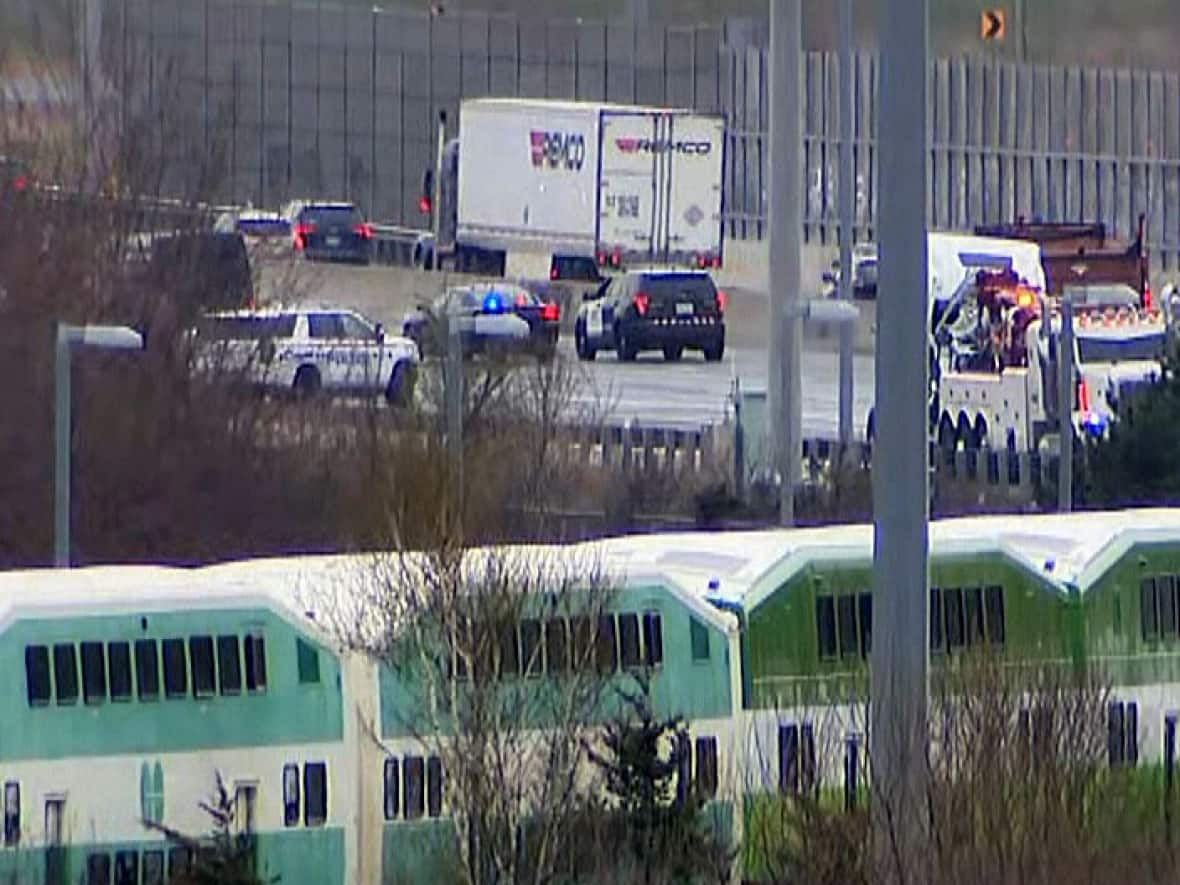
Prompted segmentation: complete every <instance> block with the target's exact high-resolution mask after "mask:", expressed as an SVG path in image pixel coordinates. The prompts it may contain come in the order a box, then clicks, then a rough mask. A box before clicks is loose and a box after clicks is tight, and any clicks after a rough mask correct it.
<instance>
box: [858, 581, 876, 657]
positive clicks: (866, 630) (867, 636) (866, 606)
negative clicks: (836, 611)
mask: <svg viewBox="0 0 1180 885" xmlns="http://www.w3.org/2000/svg"><path fill="white" fill-rule="evenodd" d="M856 602H857V607H858V608H859V609H860V611H859V612H858V614H859V615H860V656H861V657H862V658H866V659H867V658H868V656H869V652H870V651H872V649H873V595H872V594H871V593H861V594H858V595H857V597H856Z"/></svg>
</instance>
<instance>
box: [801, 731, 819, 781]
mask: <svg viewBox="0 0 1180 885" xmlns="http://www.w3.org/2000/svg"><path fill="white" fill-rule="evenodd" d="M799 737H800V738H801V740H800V744H801V747H800V749H801V750H802V751H803V754H802V755H803V760H802V761H803V764H802V766H800V770H799V786H800V788H801V789H802V790H803V792H805V793H810V792H811V791H812V790H813V789H815V786H816V764H815V727H814V726H813V725H812V724H811V723H810V722H804V723H803V727H802V728H801V729H800V730H799Z"/></svg>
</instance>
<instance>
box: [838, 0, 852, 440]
mask: <svg viewBox="0 0 1180 885" xmlns="http://www.w3.org/2000/svg"><path fill="white" fill-rule="evenodd" d="M855 89H856V81H855V79H854V74H853V67H852V0H840V174H839V176H838V177H839V180H840V297H841V298H843V299H845V300H846V301H851V300H852V247H853V245H854V241H855V239H856V234H855V231H854V223H855V222H854V216H855V214H856V163H855V162H854V160H853V152H852V137H853V132H852V98H853V93H854V91H855ZM855 337H856V326H854V325H842V326H841V327H840V416H839V418H840V424H839V427H840V449H841V452H843V457H847V456H848V452H849V449H850V447H851V444H852V358H853V353H852V352H853V342H854V339H855Z"/></svg>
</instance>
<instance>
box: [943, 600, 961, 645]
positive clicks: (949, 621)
mask: <svg viewBox="0 0 1180 885" xmlns="http://www.w3.org/2000/svg"><path fill="white" fill-rule="evenodd" d="M942 595H943V601H944V604H945V606H946V642H947V645H948V646H949V647H950V648H952V649H954V648H962V646H963V643H964V640H965V639H966V636H965V635H964V632H963V590H962V588H961V587H948V588H946V589H944V590H943V591H942Z"/></svg>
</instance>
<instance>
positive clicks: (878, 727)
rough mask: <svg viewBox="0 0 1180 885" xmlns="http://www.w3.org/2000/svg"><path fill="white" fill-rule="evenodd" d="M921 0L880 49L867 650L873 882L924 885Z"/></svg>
mask: <svg viewBox="0 0 1180 885" xmlns="http://www.w3.org/2000/svg"><path fill="white" fill-rule="evenodd" d="M927 2H928V0H889V2H885V3H882V4H881V5H880V11H879V25H878V34H879V35H880V45H881V80H880V83H881V85H880V117H879V120H880V128H879V135H878V138H879V145H880V148H879V150H880V153H879V162H880V169H881V203H880V210H879V223H878V225H877V229H878V231H879V234H878V244H879V249H880V258H879V267H880V272H879V286H878V295H877V357H876V428H877V433H876V441H875V443H874V445H873V521H874V532H873V539H874V545H873V597H874V599H873V620H874V624H873V649H872V655H871V659H870V705H869V706H870V710H869V728H870V731H869V741H870V752H871V759H872V763H873V803H872V825H873V831H872V839H873V857H874V860H875V863H876V869H875V870H874V873H875V875H874V876H873V880H874V881H878V882H887V883H905V885H924V883H926V882H928V881H929V868H928V866H927V856H928V854H929V852H928V850H927V848H928V844H929V843H928V836H929V832H928V820H927V815H926V812H925V809H926V808H927V807H928V804H927V802H928V792H927V784H928V778H927V768H926V766H927V746H928V742H929V726H928V724H927V715H928V705H929V695H928V692H929V686H928V677H929V664H930V660H929V644H928V643H929V638H928V631H929V626H928V625H929V623H930V621H929V618H930V613H929V590H928V585H929V574H928V550H929V524H928V519H929V512H928V507H929V497H928V486H929V474H928V451H927V442H928V437H929V429H928V428H929V415H928V395H929V390H930V387H929V370H930V363H929V354H928V350H927V346H928V324H929V316H928V305H927V301H928V295H927V278H926V265H927V260H928V259H927V245H926V221H925V219H926V188H927V182H928V172H929V152H928V150H927V145H928V142H929V135H928V128H927V97H928V91H929V88H928V80H927V77H928V71H927V58H928V53H929V18H928V6H927Z"/></svg>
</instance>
